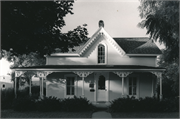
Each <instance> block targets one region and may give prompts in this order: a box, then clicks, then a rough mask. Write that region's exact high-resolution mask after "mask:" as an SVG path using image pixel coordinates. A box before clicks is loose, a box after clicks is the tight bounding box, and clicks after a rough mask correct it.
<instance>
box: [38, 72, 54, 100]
mask: <svg viewBox="0 0 180 119" xmlns="http://www.w3.org/2000/svg"><path fill="white" fill-rule="evenodd" d="M51 73H52V71H38V72H37V76H38V77H39V78H40V80H39V86H40V97H41V98H43V94H44V93H43V91H44V86H43V80H44V78H46V76H47V75H49V74H51Z"/></svg>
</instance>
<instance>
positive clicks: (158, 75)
mask: <svg viewBox="0 0 180 119" xmlns="http://www.w3.org/2000/svg"><path fill="white" fill-rule="evenodd" d="M151 73H152V74H154V75H156V76H157V78H159V80H160V100H162V97H163V95H162V72H151Z"/></svg>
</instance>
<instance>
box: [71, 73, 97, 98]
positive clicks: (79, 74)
mask: <svg viewBox="0 0 180 119" xmlns="http://www.w3.org/2000/svg"><path fill="white" fill-rule="evenodd" d="M73 73H75V74H77V75H78V76H79V77H81V78H82V81H83V87H82V96H83V97H84V78H85V77H87V76H88V75H89V74H92V73H93V72H91V71H87V72H85V71H74V72H73Z"/></svg>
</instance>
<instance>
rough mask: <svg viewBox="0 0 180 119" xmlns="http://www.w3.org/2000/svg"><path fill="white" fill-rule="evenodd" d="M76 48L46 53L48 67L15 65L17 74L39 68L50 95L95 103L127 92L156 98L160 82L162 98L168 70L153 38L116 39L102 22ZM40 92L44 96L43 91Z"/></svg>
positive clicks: (39, 74) (107, 100)
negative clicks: (160, 62)
mask: <svg viewBox="0 0 180 119" xmlns="http://www.w3.org/2000/svg"><path fill="white" fill-rule="evenodd" d="M75 49H76V51H74V52H73V51H71V50H70V51H69V52H67V53H54V54H51V55H50V56H46V65H45V66H33V67H23V68H14V70H15V71H16V77H19V76H20V75H21V74H22V73H24V72H25V71H35V72H37V75H38V76H39V77H40V82H41V83H42V82H45V84H46V96H55V97H58V98H68V97H73V96H77V97H79V96H81V97H86V98H87V99H88V100H90V101H91V102H93V103H97V102H109V101H112V100H114V99H116V98H119V97H124V96H127V95H128V96H134V97H136V98H140V97H142V98H144V97H152V96H154V95H155V94H156V86H157V83H158V82H160V95H159V96H160V98H162V76H161V75H162V72H163V71H164V70H165V69H164V68H160V67H157V66H156V60H157V56H158V55H160V54H161V51H160V50H159V48H158V47H157V46H156V44H155V43H154V42H153V40H150V39H149V38H145V37H135V38H121V37H119V38H113V37H111V36H110V35H109V34H108V33H107V32H106V31H105V29H104V24H103V21H100V22H99V28H98V29H97V31H96V32H95V33H94V34H93V35H92V37H91V38H89V40H88V41H87V42H86V43H84V44H81V45H80V46H78V47H75ZM42 79H43V80H42ZM42 85H43V83H42ZM42 85H41V87H43V86H42ZM30 94H31V90H30ZM40 94H41V96H42V95H43V90H41V92H40Z"/></svg>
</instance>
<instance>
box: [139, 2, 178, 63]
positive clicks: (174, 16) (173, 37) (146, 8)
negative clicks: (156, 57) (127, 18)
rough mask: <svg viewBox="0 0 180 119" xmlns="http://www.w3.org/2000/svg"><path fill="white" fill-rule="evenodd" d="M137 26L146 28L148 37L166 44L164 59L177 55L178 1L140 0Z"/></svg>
mask: <svg viewBox="0 0 180 119" xmlns="http://www.w3.org/2000/svg"><path fill="white" fill-rule="evenodd" d="M140 2H141V4H140V6H139V11H140V17H141V19H143V20H142V21H141V22H140V23H139V26H140V27H142V28H144V27H145V28H146V29H147V34H150V37H151V38H153V39H155V40H156V41H157V39H158V40H159V42H160V43H162V42H163V43H164V44H165V46H166V52H167V54H166V58H165V59H164V60H165V61H169V62H172V61H174V60H176V59H178V57H179V1H157V0H140Z"/></svg>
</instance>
